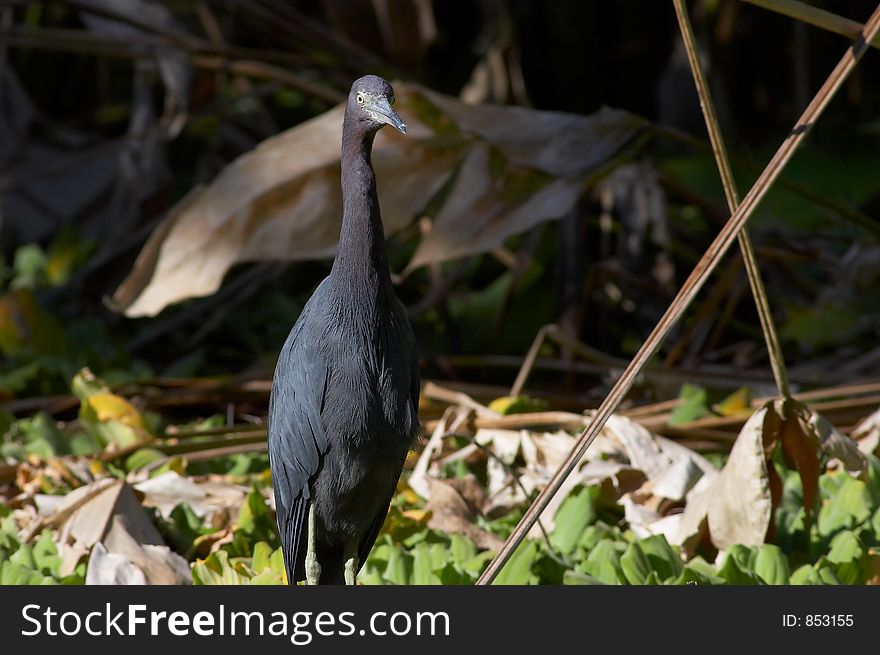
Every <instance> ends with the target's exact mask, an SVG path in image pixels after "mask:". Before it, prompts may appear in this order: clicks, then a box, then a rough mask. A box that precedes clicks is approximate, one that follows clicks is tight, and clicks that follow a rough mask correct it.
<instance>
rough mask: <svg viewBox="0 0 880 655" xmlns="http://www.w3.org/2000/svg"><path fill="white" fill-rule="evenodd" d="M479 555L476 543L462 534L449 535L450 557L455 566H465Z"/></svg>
mask: <svg viewBox="0 0 880 655" xmlns="http://www.w3.org/2000/svg"><path fill="white" fill-rule="evenodd" d="M476 554H477V547H476V545H474V542H473V541H471V540H470V539H468V538H467V537H465V536H462V535H460V534H451V535H449V557H450V559H451V560H452V562H453V563H454V564H457V565H459V566H464V564H465V562H467V561H469V560H470V559H471V558H473V557H474V555H476Z"/></svg>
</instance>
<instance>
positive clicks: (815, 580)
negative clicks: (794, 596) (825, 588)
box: [789, 564, 822, 585]
mask: <svg viewBox="0 0 880 655" xmlns="http://www.w3.org/2000/svg"><path fill="white" fill-rule="evenodd" d="M789 582H790V583H791V584H796V585H818V584H822V581H821V580H820V579H819V574H818V573H816V569H814V568H813V565H812V564H804V565H803V566H801V567H798V568H797V569H796V570H795V571H794V573H792V574H791V577H790V579H789Z"/></svg>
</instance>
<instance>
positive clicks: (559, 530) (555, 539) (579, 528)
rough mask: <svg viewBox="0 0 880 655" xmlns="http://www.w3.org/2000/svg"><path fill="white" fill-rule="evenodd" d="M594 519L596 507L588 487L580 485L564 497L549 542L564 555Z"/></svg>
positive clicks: (570, 549) (571, 549)
mask: <svg viewBox="0 0 880 655" xmlns="http://www.w3.org/2000/svg"><path fill="white" fill-rule="evenodd" d="M595 520H596V509H595V507H594V505H593V495H592V490H591V489H590V487H581V489H580V491H578V492H577V493H572V494H570V495H569V496H568V498H566V499H565V500H564V501H563V502H562V504H561V505H560V506H559V509H558V510H556V516H555V517H554V522H555V526H556V527H555V529H554V530H553V532H552V533H551V534H550V544H551V545H552V546H553V547H554V548H555V549H556V550H558V551H559V552H561V553H562V554H564V555H567V554H569V553H570V552H571V551H573V550H574V548H575V546H576V545H577V543H578V540H580V538H581V536H582V535H583V532H584V530H585V529H586V527H587V526H588V525H589V524H590V523H592V522H593V521H595Z"/></svg>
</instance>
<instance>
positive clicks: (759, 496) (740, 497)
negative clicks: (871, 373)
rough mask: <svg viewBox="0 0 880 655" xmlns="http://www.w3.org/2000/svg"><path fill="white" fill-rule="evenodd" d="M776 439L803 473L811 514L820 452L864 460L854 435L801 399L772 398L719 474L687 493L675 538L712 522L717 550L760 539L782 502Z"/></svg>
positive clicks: (859, 463) (683, 539)
mask: <svg viewBox="0 0 880 655" xmlns="http://www.w3.org/2000/svg"><path fill="white" fill-rule="evenodd" d="M777 444H780V445H781V447H782V452H783V455H784V456H785V458H786V461H787V462H788V463H789V465H790V466H792V467H794V468H795V469H796V470H797V471H798V473H799V475H800V477H801V483H802V485H803V489H804V508H805V509H806V511H807V512H808V513H811V512H813V511H814V510H815V508H816V503H817V498H818V479H819V472H820V466H819V455H820V454H821V453H824V454H825V455H827V456H830V457H834V458H836V459H837V460H839V461H840V462H841V463H842V464H843V466H844V467H845V468H847V469H848V470H850V471H857V472H861V471H862V470H863V469H864V467H865V465H866V460H865V456H864V454H862V453H861V452H860V451H859V449H858V446H857V445H856V444H855V442H854V441H853V440H852V439H850V438H848V437H847V436H845V435H843V434H841V433H840V432H838V431H837V430H836V429H835V428H834V427H833V426H831V424H830V423H828V421H827V420H826V419H825V418H823V417H822V416H821V415H819V414H817V413H816V412H815V411H813V410H812V409H810V408H809V407H807V406H806V405H804V404H803V403H800V402H798V401H795V400H793V399H790V398H789V399H777V400H774V401H769V402H767V403H766V404H764V406H763V407H761V408H760V409H759V410H758V411H756V412H755V413H754V414H753V415H752V416H751V417H750V418H749V420H748V421H746V424H745V425H744V426H743V428H742V430H741V431H740V433H739V436H738V437H737V439H736V442H735V443H734V445H733V449H732V450H731V453H730V458H729V459H728V460H727V463H726V464H725V466H724V469H722V471H721V473H720V474H719V475H718V476H716V477H714V478H711V479H710V480H709V481H708V483H707V484H705V485H698V486H697V487H695V488H694V489H693V491H691V493H690V494H688V496H687V505H686V507H685V511H684V513H683V514H682V516H681V519H680V520H679V521H678V525H677V526H676V527H677V530H676V531H675V532H676V534H675V535H674V536H673V537H672V541H673V542H674V543H678V544H685V543H687V542H689V541H691V540H693V539H694V538H696V537H697V536H698V535H700V534H701V533H702V531H703V529H704V528H705V527H708V530H709V535H710V536H711V539H712V542H713V543H714V544H715V546H716V547H717V548H719V549H726V548H729V547H730V546H732V545H734V544H744V545H747V546H752V545H759V544H762V543H763V542H764V539H765V537H766V536H767V530H768V528H769V527H770V525H771V518H772V516H773V511H774V509H775V505H776V503H778V501H779V496H778V492H776V493H774V489H773V485H774V484H776V483H778V479H777V476H776V473H775V469H773V468H772V463H771V462H770V458H771V456H772V454H773V451H774V450H775V448H776V446H777Z"/></svg>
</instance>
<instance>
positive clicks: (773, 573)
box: [755, 544, 789, 585]
mask: <svg viewBox="0 0 880 655" xmlns="http://www.w3.org/2000/svg"><path fill="white" fill-rule="evenodd" d="M755 574H756V575H757V576H758V577H759V578H760V579H761V580H763V581H764V582H765V583H766V584H775V585H781V584H788V582H789V567H788V558H786V556H785V554H784V553H783V552H782V549H781V548H780V547H779V546H776V545H775V544H763V545H761V547H760V548H759V549H758V554H757V556H756V557H755Z"/></svg>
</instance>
